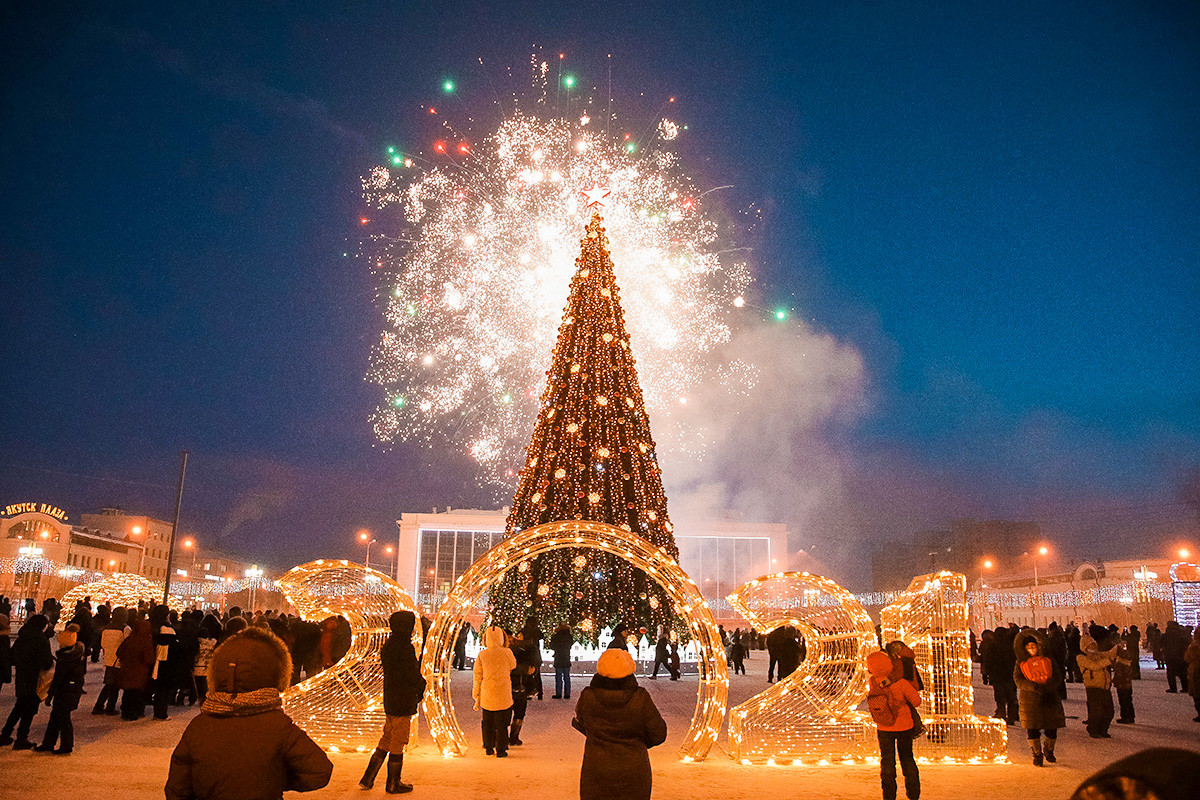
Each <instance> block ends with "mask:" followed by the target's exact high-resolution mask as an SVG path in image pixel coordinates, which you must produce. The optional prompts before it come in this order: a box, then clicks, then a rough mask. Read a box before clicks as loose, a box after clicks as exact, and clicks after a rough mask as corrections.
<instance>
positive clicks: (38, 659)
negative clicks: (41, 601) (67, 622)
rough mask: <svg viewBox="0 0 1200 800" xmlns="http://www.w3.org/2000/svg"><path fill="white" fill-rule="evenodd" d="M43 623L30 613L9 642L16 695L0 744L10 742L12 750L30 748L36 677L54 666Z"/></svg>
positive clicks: (1, 732) (35, 705)
mask: <svg viewBox="0 0 1200 800" xmlns="http://www.w3.org/2000/svg"><path fill="white" fill-rule="evenodd" d="M47 624H48V621H47V619H46V617H44V616H42V615H41V614H34V615H32V616H31V617H29V618H28V619H26V620H25V624H24V625H22V626H21V630H19V631H17V640H16V641H15V642H13V645H12V661H13V669H14V672H15V673H16V682H15V684H14V688H15V689H16V693H17V697H16V701H15V702H14V703H13V707H12V711H11V712H9V714H8V720H7V721H6V722H5V723H4V728H3V729H2V730H0V747H3V746H4V745H7V744H11V745H12V746H13V750H32V749H33V742H31V741H29V727H30V726H31V725H32V724H33V718H34V716H35V715H36V714H37V711H38V703H39V700H38V692H37V689H38V677H39V676H40V675H41V673H42V671H43V670H47V669H50V668H51V667H53V666H54V656H53V654H51V652H50V640H49V639H47V638H46V633H45V631H46V626H47ZM14 727H15V728H16V730H17V740H16V742H15V743H14V742H13V738H12V733H13V728H14Z"/></svg>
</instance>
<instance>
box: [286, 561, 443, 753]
mask: <svg viewBox="0 0 1200 800" xmlns="http://www.w3.org/2000/svg"><path fill="white" fill-rule="evenodd" d="M277 583H278V585H279V588H280V591H282V592H283V594H284V597H286V598H287V600H288V602H289V603H291V604H292V605H293V606H295V608H296V610H297V611H298V612H299V613H300V616H301V617H303V618H304V619H306V620H309V621H312V622H320V621H321V620H325V619H328V618H329V617H333V616H337V615H341V616H343V617H345V618H346V621H347V622H349V623H350V649H349V650H348V651H347V653H346V655H345V656H344V657H343V658H342V659H341V660H340V661H338V662H337V663H336V664H334V665H333V666H331V667H329V668H328V669H326V670H323V671H322V672H319V673H317V674H316V675H314V676H313V677H311V678H306V679H305V680H303V681H301V682H300V683H298V684H296V685H295V686H292V687H290V688H289V689H288V690H287V691H285V692H284V693H283V704H284V709H285V710H286V711H287V713H288V714H289V715H290V716H291V717H292V719H293V720H295V722H296V724H297V725H299V726H300V727H301V728H303V729H304V731H305V732H306V733H307V734H308V735H309V736H311V737H312V738H313V740H314V741H315V742H317V744H319V745H321V746H322V747H324V748H326V749H328V750H330V751H332V752H340V751H346V750H356V751H359V752H363V751H367V750H373V749H374V748H375V745H376V744H377V743H378V741H379V736H380V734H381V733H382V731H383V722H384V717H385V714H384V711H383V666H382V664H380V662H379V648H381V647H382V646H383V643H384V642H386V641H387V639H388V637H389V636H390V635H391V628H390V627H389V625H388V618H389V617H391V615H392V613H393V612H395V611H401V610H405V611H411V612H413V614H414V615H415V616H416V617H417V619H418V624H416V625H414V626H413V636H412V643H413V649H414V650H415V651H416V653H417V654H418V656H419V655H420V653H421V625H420V623H419V621H420V616H421V612H420V611H419V610H418V609H417V606H416V604H415V603H414V602H413V599H412V598H411V597H410V596H409V594H408V592H406V591H404V589H403V588H402V587H401V586H400V585H399V584H398V583H396V582H395V581H393V580H392V579H391V578H389V577H388V576H387V575H385V574H383V573H382V572H376V571H375V570H373V569H369V568H367V567H363V566H361V565H359V564H354V563H352V562H350V561H346V560H344V559H341V560H337V561H330V560H325V559H319V560H317V561H310V562H309V563H307V564H301V565H300V566H297V567H292V568H291V569H290V570H288V572H287V573H286V574H285V575H284V576H283V577H281V578H279V579H278V581H277ZM416 744H417V716H416V715H415V714H414V715H413V720H412V730H411V733H410V735H409V742H408V746H407V748H406V749H410V748H413V747H416Z"/></svg>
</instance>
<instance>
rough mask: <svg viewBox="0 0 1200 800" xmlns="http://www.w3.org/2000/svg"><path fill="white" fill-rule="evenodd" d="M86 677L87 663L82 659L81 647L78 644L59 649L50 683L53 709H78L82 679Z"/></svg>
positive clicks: (81, 693)
mask: <svg viewBox="0 0 1200 800" xmlns="http://www.w3.org/2000/svg"><path fill="white" fill-rule="evenodd" d="M86 676H87V661H85V660H84V658H83V645H82V644H81V643H79V642H76V643H75V644H73V645H71V646H70V647H61V648H59V650H58V656H57V658H56V660H55V662H54V678H53V679H52V680H51V681H50V697H49V698H47V699H50V698H53V702H54V707H55V708H65V709H68V710H70V711H74V710H75V709H77V708H79V698H80V697H81V696H82V695H83V679H84V677H86Z"/></svg>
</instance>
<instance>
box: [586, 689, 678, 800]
mask: <svg viewBox="0 0 1200 800" xmlns="http://www.w3.org/2000/svg"><path fill="white" fill-rule="evenodd" d="M571 725H572V726H574V727H575V729H576V730H578V731H579V732H580V733H582V734H583V735H584V736H586V737H587V743H586V744H585V745H584V747H583V768H582V769H581V770H580V772H579V798H580V800H650V790H651V786H652V775H651V772H650V753H649V749H650V748H651V747H656V746H658V745H660V744H662V743H663V742H665V741H666V739H667V723H666V722H664V721H663V718H662V715H661V714H659V713H658V708H656V707H655V705H654V700H652V699H651V698H650V694H649V693H648V692H647V691H646V690H645V689H643V688H641V687H640V686H638V685H637V680H636V679H635V678H634V677H633V676H632V675H630V676H628V677H625V678H617V679H613V678H604V677H601V676H599V675H597V676H596V677H594V678H592V683H591V685H590V686H588V687H587V688H586V689H584V690H583V692H581V693H580V695H579V702H578V703H577V704H576V705H575V718H574V719H572V720H571Z"/></svg>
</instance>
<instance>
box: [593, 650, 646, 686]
mask: <svg viewBox="0 0 1200 800" xmlns="http://www.w3.org/2000/svg"><path fill="white" fill-rule="evenodd" d="M635 669H636V665H635V664H634V663H633V656H631V655H629V651H628V650H622V649H620V648H618V647H614V648H611V649H609V650H605V651H604V653H603V655H601V656H600V660H599V661H597V662H596V674H597V675H599V676H601V677H603V678H614V679H616V678H624V677H627V676H629V675H632V674H633V671H634V670H635Z"/></svg>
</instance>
